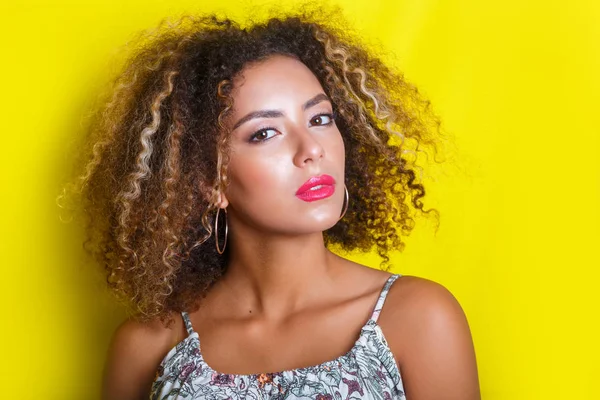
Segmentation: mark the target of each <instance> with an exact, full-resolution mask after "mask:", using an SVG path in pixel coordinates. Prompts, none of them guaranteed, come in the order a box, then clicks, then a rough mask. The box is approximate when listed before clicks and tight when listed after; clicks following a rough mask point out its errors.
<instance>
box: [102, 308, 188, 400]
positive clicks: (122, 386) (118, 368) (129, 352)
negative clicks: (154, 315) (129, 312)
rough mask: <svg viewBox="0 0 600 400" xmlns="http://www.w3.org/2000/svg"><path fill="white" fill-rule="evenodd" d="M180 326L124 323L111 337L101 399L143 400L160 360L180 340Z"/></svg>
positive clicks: (178, 320)
mask: <svg viewBox="0 0 600 400" xmlns="http://www.w3.org/2000/svg"><path fill="white" fill-rule="evenodd" d="M182 324H183V323H182V322H181V319H177V318H175V323H174V324H172V325H171V326H170V327H168V328H167V327H166V326H164V324H163V323H162V322H160V321H158V320H155V321H150V322H140V321H137V320H134V319H128V320H126V321H124V322H123V323H122V324H121V325H120V326H119V327H118V328H117V329H116V330H115V333H114V334H113V337H112V340H111V343H110V346H109V350H108V354H107V358H106V363H105V367H104V377H103V388H102V392H103V393H102V398H103V399H122V400H134V399H135V400H138V399H147V398H148V396H149V394H150V386H151V384H152V381H153V380H154V377H155V373H156V370H157V368H158V365H159V364H160V362H161V360H162V359H163V358H164V357H165V355H166V354H167V353H168V352H169V350H170V349H171V348H172V347H173V346H174V345H175V344H176V343H177V342H178V341H180V340H181V339H183V337H184V333H183V331H184V330H183V327H182V326H181V325H182Z"/></svg>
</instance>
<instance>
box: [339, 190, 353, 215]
mask: <svg viewBox="0 0 600 400" xmlns="http://www.w3.org/2000/svg"><path fill="white" fill-rule="evenodd" d="M344 191H345V192H346V204H345V205H344V211H342V215H340V217H339V218H338V221H339V220H340V219H342V218H344V215H346V211H348V203H349V202H350V197H349V196H348V188H347V187H346V185H344Z"/></svg>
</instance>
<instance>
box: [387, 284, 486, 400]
mask: <svg viewBox="0 0 600 400" xmlns="http://www.w3.org/2000/svg"><path fill="white" fill-rule="evenodd" d="M380 325H381V328H382V330H383V332H384V334H385V335H386V338H387V340H388V344H389V345H390V349H391V350H392V353H393V354H394V356H395V358H396V360H397V362H398V365H399V367H400V370H401V371H402V379H403V381H404V385H405V389H406V392H407V397H408V398H410V399H416V400H419V399H432V398H435V399H448V400H450V399H465V400H471V399H473V400H475V399H479V398H480V395H479V380H478V374H477V366H476V360H475V351H474V347H473V340H472V338H471V332H470V329H469V325H468V322H467V318H466V316H465V313H464V312H463V309H462V307H461V306H460V304H459V302H458V301H457V300H456V298H455V297H454V296H453V295H452V293H451V292H450V291H449V290H448V289H446V288H445V287H444V286H442V285H440V284H438V283H436V282H433V281H430V280H427V279H423V278H417V277H413V276H403V277H401V278H399V279H397V280H396V282H395V283H394V284H393V285H392V288H391V289H390V292H389V294H388V298H387V300H386V304H385V306H384V308H383V311H382V313H381V317H380Z"/></svg>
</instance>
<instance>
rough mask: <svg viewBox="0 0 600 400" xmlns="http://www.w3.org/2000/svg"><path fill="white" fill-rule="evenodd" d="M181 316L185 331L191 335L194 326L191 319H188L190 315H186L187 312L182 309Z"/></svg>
mask: <svg viewBox="0 0 600 400" xmlns="http://www.w3.org/2000/svg"><path fill="white" fill-rule="evenodd" d="M181 317H182V318H183V323H184V324H185V330H186V331H187V333H188V335H191V334H192V333H194V328H192V321H190V316H189V315H188V313H187V312H185V311H183V312H182V313H181Z"/></svg>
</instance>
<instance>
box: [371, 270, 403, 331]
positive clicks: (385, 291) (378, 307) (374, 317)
mask: <svg viewBox="0 0 600 400" xmlns="http://www.w3.org/2000/svg"><path fill="white" fill-rule="evenodd" d="M400 276H401V275H400V274H393V275H390V277H389V278H388V280H387V282H385V285H383V289H381V293H380V294H379V299H377V303H376V304H375V309H374V310H373V314H371V318H369V320H371V321H373V322H377V320H378V319H379V314H380V313H381V309H382V308H383V304H384V303H385V298H386V297H387V295H388V292H389V291H390V287H391V286H392V283H394V281H395V280H396V279H398V278H399V277H400Z"/></svg>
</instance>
